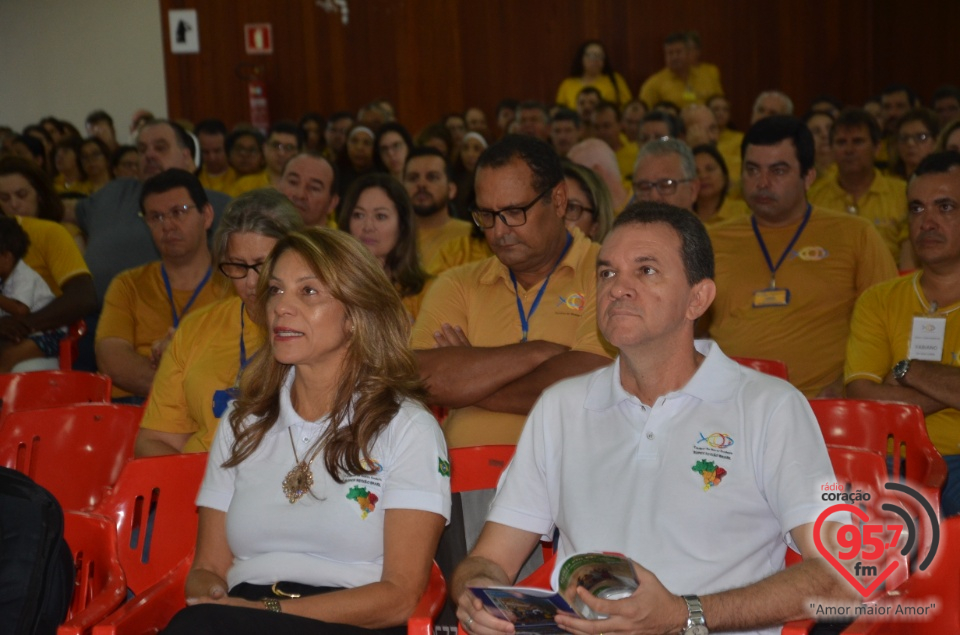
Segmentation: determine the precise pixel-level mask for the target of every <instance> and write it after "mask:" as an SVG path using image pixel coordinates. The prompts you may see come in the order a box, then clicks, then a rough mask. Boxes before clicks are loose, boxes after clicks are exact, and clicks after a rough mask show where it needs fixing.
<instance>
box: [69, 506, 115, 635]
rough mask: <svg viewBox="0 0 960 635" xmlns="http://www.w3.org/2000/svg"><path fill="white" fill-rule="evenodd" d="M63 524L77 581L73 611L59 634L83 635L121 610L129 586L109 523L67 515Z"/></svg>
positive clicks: (76, 514)
mask: <svg viewBox="0 0 960 635" xmlns="http://www.w3.org/2000/svg"><path fill="white" fill-rule="evenodd" d="M63 520H64V538H66V541H67V544H68V545H70V552H71V553H72V554H73V562H74V569H75V571H76V577H75V579H74V587H73V600H72V601H71V603H70V610H69V612H68V613H67V619H66V620H65V621H64V623H63V624H61V625H60V627H59V628H58V629H57V634H58V635H82V634H83V633H86V632H88V631H89V629H90V627H91V626H93V625H94V624H95V623H96V622H97V620H98V619H100V618H102V617H103V616H104V615H107V614H109V613H110V612H111V611H113V610H115V609H116V608H117V607H118V606H120V604H121V603H122V602H123V600H124V598H125V597H126V593H127V584H126V580H125V579H124V577H123V571H122V570H121V569H120V561H119V560H118V559H117V532H116V530H114V528H113V525H112V524H111V523H110V521H109V520H108V519H106V518H103V517H102V516H93V515H90V514H83V513H78V512H66V513H65V514H64V515H63Z"/></svg>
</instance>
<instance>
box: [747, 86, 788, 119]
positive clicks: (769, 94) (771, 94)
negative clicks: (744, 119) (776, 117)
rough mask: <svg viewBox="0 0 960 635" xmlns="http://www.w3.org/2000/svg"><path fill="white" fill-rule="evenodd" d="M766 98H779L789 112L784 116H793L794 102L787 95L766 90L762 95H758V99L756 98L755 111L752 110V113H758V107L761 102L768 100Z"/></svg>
mask: <svg viewBox="0 0 960 635" xmlns="http://www.w3.org/2000/svg"><path fill="white" fill-rule="evenodd" d="M766 97H777V98H779V99H780V100H782V101H783V103H784V104H785V105H786V106H787V112H785V113H783V114H785V115H792V114H793V100H792V99H790V98H789V97H788V96H787V95H786V94H785V93H781V92H780V91H779V90H765V91H763V92H762V93H760V94H759V95H757V98H756V99H755V100H754V102H753V110H752V111H751V112H756V111H757V106H759V105H760V102H761V101H763V99H764V98H766Z"/></svg>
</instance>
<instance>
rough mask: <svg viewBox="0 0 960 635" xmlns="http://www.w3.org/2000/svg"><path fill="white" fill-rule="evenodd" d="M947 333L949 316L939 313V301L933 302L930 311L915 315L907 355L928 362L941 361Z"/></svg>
mask: <svg viewBox="0 0 960 635" xmlns="http://www.w3.org/2000/svg"><path fill="white" fill-rule="evenodd" d="M946 334H947V317H946V316H945V315H940V314H938V313H937V303H936V302H933V303H931V305H930V310H929V312H928V313H925V314H922V315H915V316H914V317H913V329H912V330H911V332H910V351H909V353H908V354H907V357H908V358H909V359H919V360H924V361H928V362H939V361H941V359H943V342H944V338H945V336H946Z"/></svg>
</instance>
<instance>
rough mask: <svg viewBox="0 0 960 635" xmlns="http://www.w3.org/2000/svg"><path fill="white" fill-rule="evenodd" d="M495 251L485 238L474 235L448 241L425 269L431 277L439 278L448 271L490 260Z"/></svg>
mask: <svg viewBox="0 0 960 635" xmlns="http://www.w3.org/2000/svg"><path fill="white" fill-rule="evenodd" d="M492 255H493V250H492V249H490V245H489V244H487V240H486V239H485V238H474V237H473V236H472V235H467V236H460V237H459V238H454V239H453V240H448V241H447V242H445V243H443V245H441V246H440V249H438V250H437V253H436V255H434V257H433V259H432V260H429V261H426V266H425V267H424V269H425V270H426V272H427V273H429V274H430V275H431V276H439V275H440V274H441V273H443V272H444V271H446V270H447V269H453V268H454V267H459V266H460V265H465V264H467V263H471V262H476V261H478V260H483V259H484V258H489V257H490V256H492Z"/></svg>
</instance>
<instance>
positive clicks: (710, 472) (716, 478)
mask: <svg viewBox="0 0 960 635" xmlns="http://www.w3.org/2000/svg"><path fill="white" fill-rule="evenodd" d="M690 469H691V470H693V471H694V472H696V473H697V474H699V475H701V476H702V477H703V491H705V492H709V491H710V488H711V487H716V486H717V485H719V484H720V481H721V480H722V479H723V477H724V476H726V475H727V471H726V470H725V469H723V468H722V467H717V464H716V463H714V462H713V461H705V460H704V459H700V460H699V461H697V462H696V463H694V465H693V467H692V468H690Z"/></svg>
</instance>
